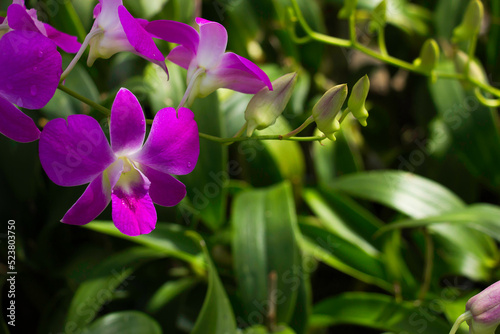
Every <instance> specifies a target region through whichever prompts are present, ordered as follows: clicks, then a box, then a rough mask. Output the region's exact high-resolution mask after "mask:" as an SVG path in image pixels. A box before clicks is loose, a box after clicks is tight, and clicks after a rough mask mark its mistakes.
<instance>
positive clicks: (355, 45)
mask: <svg viewBox="0 0 500 334" xmlns="http://www.w3.org/2000/svg"><path fill="white" fill-rule="evenodd" d="M291 3H292V8H293V11H294V12H295V17H296V19H297V22H298V23H299V24H300V26H301V27H302V28H303V29H304V31H305V33H306V36H305V37H301V38H300V39H299V38H293V39H294V40H297V43H299V44H302V43H306V42H307V41H308V40H307V38H306V37H307V36H308V37H309V38H310V39H311V40H314V41H318V42H321V43H325V44H329V45H335V46H339V47H346V48H352V49H354V50H357V51H360V52H362V53H364V54H366V55H368V56H370V57H372V58H374V59H378V60H380V61H382V62H384V63H386V64H389V65H393V66H396V67H399V68H402V69H404V70H407V71H410V72H413V73H417V74H420V75H424V76H431V77H433V78H436V79H438V78H441V79H454V80H465V81H467V82H469V83H470V84H472V85H474V86H476V87H479V88H481V89H482V90H484V91H485V92H488V93H490V94H492V95H494V96H496V97H500V89H497V88H495V87H492V86H491V85H489V84H487V83H483V82H480V81H478V80H476V79H475V78H473V77H470V76H469V73H468V68H469V66H470V61H471V59H472V58H473V55H474V52H475V50H476V44H477V36H476V37H475V38H473V40H471V44H470V46H469V50H468V51H469V52H468V54H469V61H468V62H467V63H466V64H465V72H464V73H449V72H441V71H427V70H423V69H421V68H419V67H418V66H415V65H414V64H412V63H409V62H406V61H404V60H401V59H398V58H395V57H392V56H390V55H389V54H387V50H386V48H385V37H384V36H380V37H379V47H380V52H377V51H375V50H372V49H370V48H369V47H366V46H364V45H363V44H361V43H360V42H358V41H357V39H356V16H355V12H354V13H353V14H351V16H350V17H349V39H348V40H347V39H342V38H337V37H332V36H329V35H325V34H321V33H318V32H316V31H314V30H313V29H312V28H311V27H310V26H309V25H308V24H307V22H306V20H305V19H304V17H303V15H302V12H301V10H300V7H299V5H298V3H297V0H291ZM380 32H381V31H379V35H383V34H380ZM295 37H296V36H295Z"/></svg>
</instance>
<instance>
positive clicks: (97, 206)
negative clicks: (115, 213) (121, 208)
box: [61, 160, 123, 225]
mask: <svg viewBox="0 0 500 334" xmlns="http://www.w3.org/2000/svg"><path fill="white" fill-rule="evenodd" d="M122 171H123V160H117V161H116V162H115V163H113V164H112V165H111V166H110V167H109V168H108V169H107V170H106V171H105V172H104V173H102V174H100V175H98V176H97V177H96V178H95V179H94V180H93V181H92V182H91V183H90V185H89V186H88V187H87V189H86V190H85V192H84V193H83V195H82V196H81V197H80V198H79V199H78V200H77V201H76V203H75V204H73V206H72V207H71V208H70V209H69V210H68V212H66V214H65V215H64V217H63V219H61V222H63V223H65V224H70V225H85V224H87V223H90V222H91V221H93V220H94V219H96V218H97V217H98V216H99V215H100V214H101V212H103V211H104V209H106V207H107V206H108V204H109V202H111V189H112V188H113V187H114V186H115V185H116V182H117V181H118V179H119V177H120V175H121V172H122Z"/></svg>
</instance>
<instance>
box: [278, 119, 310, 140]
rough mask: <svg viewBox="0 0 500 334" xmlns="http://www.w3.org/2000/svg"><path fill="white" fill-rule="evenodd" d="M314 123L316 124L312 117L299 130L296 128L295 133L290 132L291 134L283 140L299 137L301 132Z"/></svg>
mask: <svg viewBox="0 0 500 334" xmlns="http://www.w3.org/2000/svg"><path fill="white" fill-rule="evenodd" d="M313 122H314V117H313V116H312V115H311V116H309V117H308V118H307V119H306V120H305V122H304V123H302V125H301V126H299V127H298V128H296V129H295V130H293V131H290V132H289V133H287V134H286V135H284V136H283V138H290V137H294V136H296V135H298V134H299V133H300V132H302V130H304V129H305V128H306V127H307V126H308V125H309V124H311V123H313Z"/></svg>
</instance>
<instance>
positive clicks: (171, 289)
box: [146, 277, 199, 313]
mask: <svg viewBox="0 0 500 334" xmlns="http://www.w3.org/2000/svg"><path fill="white" fill-rule="evenodd" d="M198 282H199V280H198V279H196V278H193V277H186V278H182V279H179V280H177V281H168V282H166V283H165V284H163V285H162V286H161V287H160V288H159V289H158V291H156V292H155V294H154V295H153V297H151V299H150V300H149V302H148V304H147V306H146V310H147V311H148V312H150V313H155V312H157V311H158V310H160V309H161V308H162V307H164V306H165V305H167V304H168V303H169V302H170V301H171V300H172V299H174V298H175V297H177V296H178V295H180V294H182V293H183V292H185V291H186V290H189V289H190V288H192V287H193V286H194V285H195V284H197V283H198Z"/></svg>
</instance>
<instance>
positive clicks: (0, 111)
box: [0, 30, 62, 143]
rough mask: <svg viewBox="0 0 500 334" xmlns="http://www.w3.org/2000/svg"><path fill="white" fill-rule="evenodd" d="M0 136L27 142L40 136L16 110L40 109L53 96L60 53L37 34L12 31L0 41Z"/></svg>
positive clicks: (56, 82) (25, 117) (27, 117)
mask: <svg viewBox="0 0 500 334" xmlns="http://www.w3.org/2000/svg"><path fill="white" fill-rule="evenodd" d="M0 50H1V52H0V73H1V75H0V133H1V134H3V135H5V136H7V137H8V138H10V139H12V140H15V141H18V142H22V143H27V142H31V141H35V140H37V139H38V138H39V137H40V130H38V127H37V126H36V124H35V122H34V121H33V119H31V118H30V117H29V116H27V115H26V114H24V113H23V112H22V111H21V110H19V109H18V108H17V107H16V105H17V106H19V107H22V108H26V109H40V108H42V107H44V106H45V105H46V104H47V103H48V102H49V101H50V99H51V98H52V96H54V93H55V91H56V89H57V85H58V84H59V78H60V77H61V72H62V69H61V65H62V58H61V54H60V53H59V52H58V51H57V46H56V44H55V43H54V42H52V41H51V40H50V39H49V38H47V37H45V36H43V35H42V34H40V33H38V32H32V31H24V30H14V31H10V32H8V33H6V34H5V35H3V36H2V37H1V38H0Z"/></svg>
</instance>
